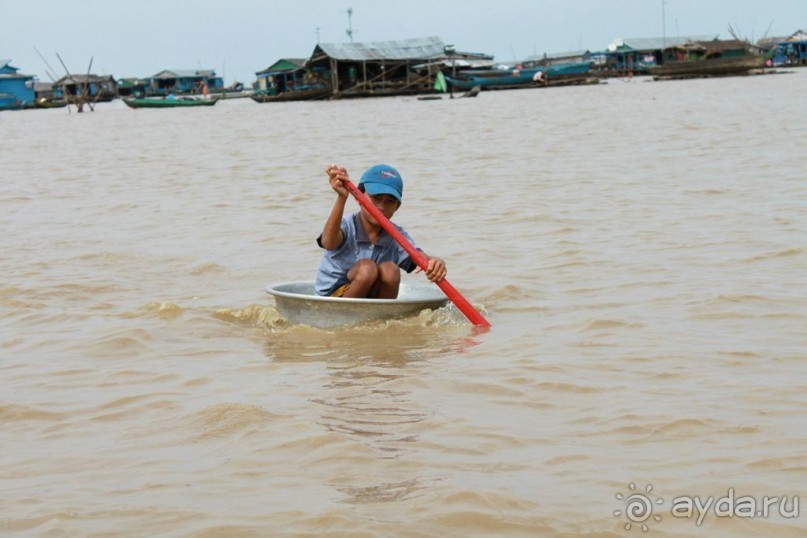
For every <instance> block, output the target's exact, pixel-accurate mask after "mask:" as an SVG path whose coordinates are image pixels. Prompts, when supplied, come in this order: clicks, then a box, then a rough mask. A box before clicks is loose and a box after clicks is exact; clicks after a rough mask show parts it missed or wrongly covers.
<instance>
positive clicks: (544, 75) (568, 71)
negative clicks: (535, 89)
mask: <svg viewBox="0 0 807 538" xmlns="http://www.w3.org/2000/svg"><path fill="white" fill-rule="evenodd" d="M590 69H591V64H590V63H589V62H573V63H567V64H557V65H547V66H538V67H529V68H525V69H515V68H514V69H465V70H462V71H459V72H457V76H456V77H450V76H448V75H446V76H445V79H446V82H448V84H450V85H451V87H452V88H454V89H456V90H471V89H472V88H473V87H474V86H479V87H480V88H482V89H505V88H520V87H527V86H530V85H543V83H541V82H536V81H537V80H538V79H544V80H552V79H553V78H558V77H563V78H565V79H572V78H576V77H579V78H582V77H585V76H586V75H587V74H588V72H589V71H590ZM539 73H540V75H539Z"/></svg>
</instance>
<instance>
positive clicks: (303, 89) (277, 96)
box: [250, 84, 331, 103]
mask: <svg viewBox="0 0 807 538" xmlns="http://www.w3.org/2000/svg"><path fill="white" fill-rule="evenodd" d="M330 95H331V88H330V86H328V85H326V84H310V85H309V84H306V85H302V86H300V87H299V88H298V89H293V90H286V91H284V92H280V93H269V92H256V93H254V94H252V95H250V97H251V98H252V100H253V101H255V102H256V103H276V102H280V101H313V100H316V99H326V98H328V97H329V96H330Z"/></svg>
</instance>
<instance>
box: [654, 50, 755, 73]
mask: <svg viewBox="0 0 807 538" xmlns="http://www.w3.org/2000/svg"><path fill="white" fill-rule="evenodd" d="M764 65H765V58H763V57H762V56H753V55H748V56H737V57H732V58H715V59H707V60H685V61H680V62H670V63H666V64H664V65H657V66H653V67H650V68H649V70H650V74H651V75H653V77H654V78H691V77H720V76H730V75H743V74H745V73H748V72H749V71H751V70H753V69H761V68H762V67H764Z"/></svg>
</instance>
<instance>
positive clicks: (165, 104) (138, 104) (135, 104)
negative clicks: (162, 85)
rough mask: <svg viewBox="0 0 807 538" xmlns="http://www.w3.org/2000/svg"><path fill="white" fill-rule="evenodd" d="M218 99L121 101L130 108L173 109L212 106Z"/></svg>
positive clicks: (162, 98)
mask: <svg viewBox="0 0 807 538" xmlns="http://www.w3.org/2000/svg"><path fill="white" fill-rule="evenodd" d="M218 101H219V100H218V99H197V98H195V97H175V98H173V99H171V98H165V97H130V98H126V99H124V100H123V102H124V103H126V105H127V106H129V107H130V108H174V107H187V106H213V105H215V104H216V103H217V102H218Z"/></svg>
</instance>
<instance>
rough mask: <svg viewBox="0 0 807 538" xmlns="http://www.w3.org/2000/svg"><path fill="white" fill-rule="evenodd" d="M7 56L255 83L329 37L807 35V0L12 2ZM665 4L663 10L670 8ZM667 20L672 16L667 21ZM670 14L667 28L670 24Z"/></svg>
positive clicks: (515, 54)
mask: <svg viewBox="0 0 807 538" xmlns="http://www.w3.org/2000/svg"><path fill="white" fill-rule="evenodd" d="M0 6H2V7H3V10H2V11H3V20H4V23H3V28H2V30H1V31H0V59H11V60H12V65H13V66H15V67H18V68H20V70H21V71H22V72H24V73H29V74H34V75H37V76H38V78H39V79H40V80H41V81H48V80H49V77H48V75H47V71H49V69H48V68H47V67H46V64H45V62H43V60H42V59H41V58H40V57H39V55H38V54H37V53H36V51H35V48H36V49H38V50H39V51H40V52H41V53H42V55H43V56H44V57H45V60H47V63H48V64H50V66H51V67H52V68H53V70H55V71H57V72H56V73H53V74H54V75H56V76H57V78H58V77H61V76H62V75H64V71H63V68H62V67H61V64H60V63H59V61H58V59H57V58H56V53H59V55H60V56H61V57H62V59H63V60H64V62H65V64H66V65H67V67H68V68H69V69H70V70H71V71H73V72H85V71H86V70H87V67H88V65H89V61H90V58H91V57H92V58H93V59H94V60H93V68H92V71H93V72H94V73H97V74H106V75H113V76H115V77H116V78H123V77H147V76H150V75H153V74H156V73H157V72H159V71H162V70H163V69H199V68H204V69H215V70H216V72H217V73H218V74H219V75H222V76H224V78H225V83H226V84H229V83H231V82H232V81H233V80H238V81H241V82H247V83H251V82H253V81H254V79H255V72H256V71H259V70H261V69H264V68H266V67H268V66H269V65H271V64H273V63H274V62H275V61H276V60H278V59H280V58H284V57H287V58H305V57H309V56H310V55H311V53H312V51H313V49H314V46H315V45H316V43H317V36H318V35H319V40H320V41H321V42H323V43H339V42H347V41H349V38H348V36H347V34H346V30H347V28H348V15H347V9H348V8H352V9H353V16H352V27H353V32H354V36H353V40H354V41H356V42H364V41H386V40H395V39H406V38H415V37H428V36H438V37H440V38H441V39H442V40H443V41H444V42H445V43H446V44H453V45H455V46H456V48H457V49H458V50H462V51H470V52H484V53H487V54H492V55H494V56H495V58H496V60H497V61H498V62H512V61H514V60H520V59H523V58H525V57H527V56H530V55H532V54H540V53H543V52H548V53H553V52H564V51H570V50H579V49H588V50H592V51H594V50H603V49H605V48H606V47H607V46H608V44H609V43H610V42H611V41H613V40H614V39H616V38H624V37H661V36H662V34H663V33H665V32H666V35H667V36H674V35H705V34H712V35H720V37H721V38H730V35H729V33H728V30H727V28H728V25H729V24H731V25H732V26H734V27H735V28H736V29H738V30H739V31H740V33H741V34H742V35H743V36H745V37H748V38H753V39H754V40H756V39H758V38H760V37H762V36H763V35H764V34H766V32H767V34H768V35H769V36H782V35H790V34H791V33H793V32H795V31H796V30H798V29H800V28H804V29H806V30H807V0H485V1H483V0H125V1H124V0H72V1H67V2H65V1H63V0H39V1H17V0H0ZM662 6H663V7H662ZM662 15H663V16H662ZM662 20H664V21H666V24H664V25H662Z"/></svg>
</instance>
